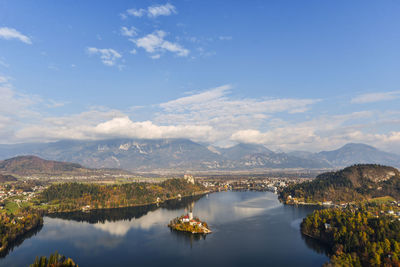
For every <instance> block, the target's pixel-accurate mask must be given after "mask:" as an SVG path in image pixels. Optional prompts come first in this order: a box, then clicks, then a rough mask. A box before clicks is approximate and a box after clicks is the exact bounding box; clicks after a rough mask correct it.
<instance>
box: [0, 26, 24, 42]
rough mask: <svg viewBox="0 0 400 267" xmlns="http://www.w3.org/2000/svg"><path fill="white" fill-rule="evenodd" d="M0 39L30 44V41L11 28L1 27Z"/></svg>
mask: <svg viewBox="0 0 400 267" xmlns="http://www.w3.org/2000/svg"><path fill="white" fill-rule="evenodd" d="M0 38H3V39H6V40H11V39H17V40H20V41H21V42H24V43H26V44H32V41H31V39H30V38H29V37H28V36H26V35H24V34H22V33H20V32H19V31H17V30H16V29H13V28H8V27H2V28H0Z"/></svg>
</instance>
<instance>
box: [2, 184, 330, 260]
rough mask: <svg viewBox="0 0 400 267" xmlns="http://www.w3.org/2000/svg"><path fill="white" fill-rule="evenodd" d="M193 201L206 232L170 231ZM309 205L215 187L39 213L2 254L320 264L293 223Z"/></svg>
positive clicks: (320, 256) (317, 250)
mask: <svg viewBox="0 0 400 267" xmlns="http://www.w3.org/2000/svg"><path fill="white" fill-rule="evenodd" d="M192 201H195V206H194V215H195V216H198V217H199V218H200V219H201V220H204V221H206V222H207V223H208V224H209V226H210V228H211V230H212V231H213V233H212V234H209V235H207V236H205V237H202V236H192V235H189V234H184V233H180V232H175V231H171V230H170V229H169V228H168V227H167V224H168V222H169V221H170V220H171V219H173V218H175V217H177V216H180V215H182V214H183V213H184V212H185V207H187V206H188V205H189V204H190V203H191V202H192ZM313 209H314V208H313V207H293V206H284V205H282V204H280V203H279V201H278V200H277V196H276V195H274V194H272V193H270V192H250V191H246V192H231V191H229V192H220V193H213V194H210V195H208V196H203V197H201V198H197V199H195V200H191V199H184V200H182V201H171V202H168V203H166V204H163V205H162V206H161V207H156V206H148V207H140V208H125V209H116V210H108V211H97V212H91V213H81V212H79V213H71V214H63V215H62V216H61V217H62V218H50V217H45V218H44V226H43V228H42V229H41V230H40V231H38V232H37V233H36V235H33V236H32V237H30V238H27V239H25V240H24V241H23V242H22V244H21V245H19V246H16V247H14V249H13V250H12V251H10V252H9V254H8V255H7V256H5V257H4V258H2V259H0V266H28V265H29V264H30V263H32V262H33V261H34V259H35V256H36V255H47V256H48V255H50V254H51V253H53V252H54V251H56V250H57V251H59V252H60V253H61V254H63V255H65V256H67V257H71V258H73V259H74V261H75V262H76V263H78V264H79V266H82V267H84V266H189V265H190V266H307V267H309V266H321V265H322V264H323V263H324V262H326V261H327V260H328V257H327V256H326V255H325V253H324V250H323V248H322V247H321V246H319V245H318V244H316V243H314V242H312V241H310V240H305V239H304V238H303V237H302V235H301V233H300V230H299V225H300V222H301V220H302V218H304V217H305V216H306V215H307V214H309V213H311V212H312V210H313Z"/></svg>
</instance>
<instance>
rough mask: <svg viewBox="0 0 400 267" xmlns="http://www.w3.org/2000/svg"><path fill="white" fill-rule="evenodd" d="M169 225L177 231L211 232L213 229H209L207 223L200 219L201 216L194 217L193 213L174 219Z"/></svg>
mask: <svg viewBox="0 0 400 267" xmlns="http://www.w3.org/2000/svg"><path fill="white" fill-rule="evenodd" d="M168 227H170V228H171V229H173V230H176V231H180V232H189V233H192V234H210V233H211V230H210V229H208V225H207V223H206V222H202V221H200V219H199V218H193V216H192V214H191V213H189V214H186V215H182V216H181V217H177V218H175V219H173V220H172V221H171V222H170V223H169V224H168Z"/></svg>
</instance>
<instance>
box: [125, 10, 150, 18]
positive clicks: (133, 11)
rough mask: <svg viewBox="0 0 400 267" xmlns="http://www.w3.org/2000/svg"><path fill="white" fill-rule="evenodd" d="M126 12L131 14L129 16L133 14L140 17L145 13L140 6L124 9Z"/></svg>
mask: <svg viewBox="0 0 400 267" xmlns="http://www.w3.org/2000/svg"><path fill="white" fill-rule="evenodd" d="M126 13H127V14H128V15H131V16H134V17H142V16H143V15H144V14H146V10H145V9H143V8H141V9H134V8H132V9H128V10H127V11H126Z"/></svg>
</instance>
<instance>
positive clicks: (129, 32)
mask: <svg viewBox="0 0 400 267" xmlns="http://www.w3.org/2000/svg"><path fill="white" fill-rule="evenodd" d="M121 34H122V35H123V36H128V37H133V36H136V35H137V29H136V28H135V27H133V26H131V27H130V28H128V27H125V26H124V27H121Z"/></svg>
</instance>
